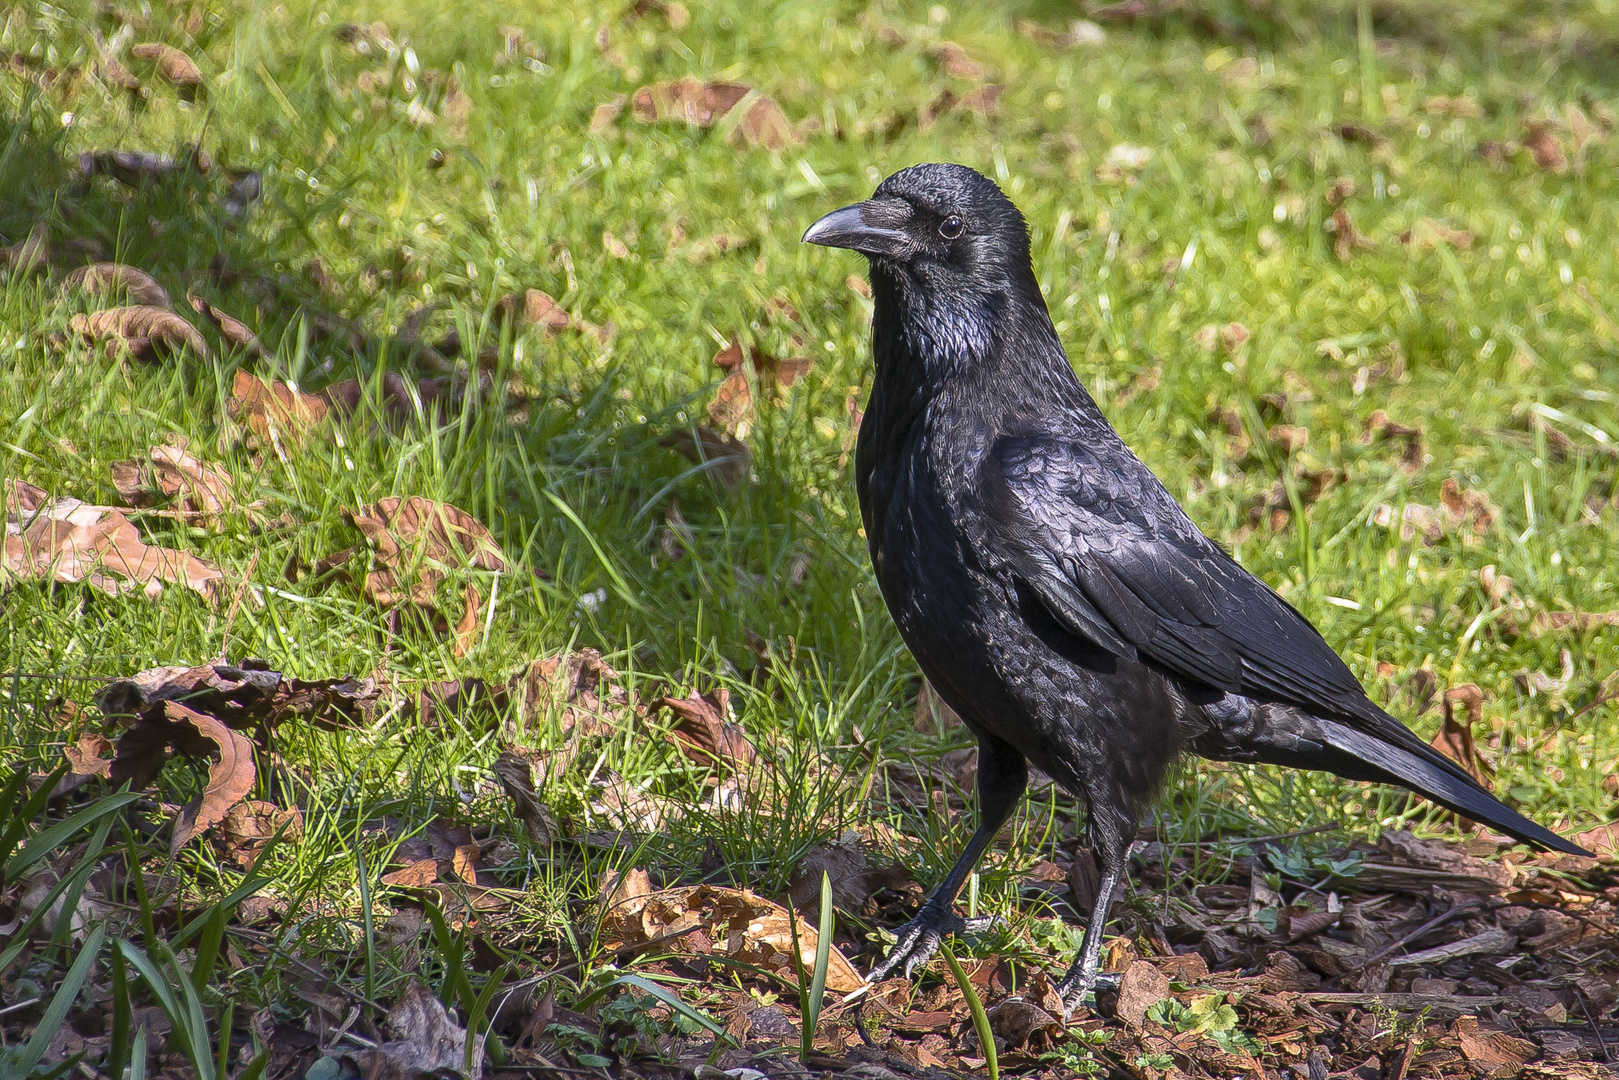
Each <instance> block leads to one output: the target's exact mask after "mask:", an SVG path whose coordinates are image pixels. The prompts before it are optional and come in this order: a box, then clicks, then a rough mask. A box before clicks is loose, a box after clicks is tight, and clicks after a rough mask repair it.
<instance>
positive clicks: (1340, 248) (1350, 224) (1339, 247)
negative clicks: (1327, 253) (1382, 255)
mask: <svg viewBox="0 0 1619 1080" xmlns="http://www.w3.org/2000/svg"><path fill="white" fill-rule="evenodd" d="M1331 229H1332V253H1333V254H1334V255H1336V256H1337V257H1338V261H1339V262H1348V261H1349V259H1350V257H1351V256H1352V255H1354V253H1355V251H1356V250H1358V249H1363V248H1373V247H1376V246H1377V244H1376V242H1375V241H1373V240H1372V239H1371V238H1370V237H1367V236H1366V235H1364V234H1363V233H1361V232H1360V231H1359V230H1357V229H1356V228H1355V223H1354V221H1352V220H1351V219H1350V217H1349V210H1348V208H1347V207H1343V206H1340V207H1338V209H1336V210H1334V211H1333V212H1332V225H1331Z"/></svg>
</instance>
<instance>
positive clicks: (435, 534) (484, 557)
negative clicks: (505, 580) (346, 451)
mask: <svg viewBox="0 0 1619 1080" xmlns="http://www.w3.org/2000/svg"><path fill="white" fill-rule="evenodd" d="M344 516H345V517H347V518H348V519H349V521H350V522H351V523H352V524H353V525H354V527H355V528H356V529H359V530H360V533H361V535H362V536H364V537H365V538H366V540H367V541H368V542H369V543H370V544H371V546H372V548H373V550H374V552H375V558H376V562H377V564H378V569H375V570H373V571H371V572H370V573H368V574H366V577H365V592H366V594H367V595H368V596H370V597H371V599H372V600H373V601H375V602H376V604H377V605H378V606H379V607H384V608H388V607H394V606H396V605H398V604H399V603H401V602H402V601H405V600H409V601H411V602H412V603H415V604H417V605H419V606H421V607H423V608H431V607H432V604H433V594H434V590H435V589H436V587H437V585H438V583H439V582H440V581H442V580H444V577H445V572H446V570H447V569H450V568H454V567H477V568H478V569H482V570H492V571H495V572H502V571H505V570H506V569H508V564H507V562H506V558H505V556H504V555H503V554H502V552H501V550H500V545H499V544H498V543H496V542H495V539H494V537H493V536H492V535H490V532H489V530H488V529H487V528H486V527H485V526H484V525H483V523H482V522H480V521H478V520H477V519H476V518H474V517H473V516H472V515H471V514H468V513H467V512H466V511H464V510H461V509H458V508H456V507H454V506H451V505H449V504H448V503H440V502H434V501H433V500H431V499H425V498H423V497H422V496H420V495H412V496H410V497H409V498H405V499H401V498H399V497H397V496H393V497H390V498H387V499H379V500H378V501H377V502H375V503H373V504H371V505H370V506H365V507H361V508H360V509H359V510H357V511H353V512H350V511H344ZM412 569H414V570H415V576H414V578H413V579H412V580H411V582H410V584H409V585H408V586H407V585H406V584H405V583H404V578H405V576H406V575H407V574H408V573H409V571H410V570H412Z"/></svg>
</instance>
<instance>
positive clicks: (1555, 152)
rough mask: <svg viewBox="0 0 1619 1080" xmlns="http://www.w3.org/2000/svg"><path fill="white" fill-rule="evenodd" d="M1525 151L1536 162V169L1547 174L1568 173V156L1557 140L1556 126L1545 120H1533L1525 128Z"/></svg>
mask: <svg viewBox="0 0 1619 1080" xmlns="http://www.w3.org/2000/svg"><path fill="white" fill-rule="evenodd" d="M1523 145H1524V149H1526V150H1528V151H1529V156H1530V157H1532V158H1533V159H1534V161H1535V168H1537V169H1542V170H1544V171H1546V172H1554V173H1565V172H1568V156H1567V155H1566V154H1564V153H1563V144H1562V142H1561V141H1560V140H1559V139H1558V138H1557V135H1556V132H1555V130H1554V126H1553V125H1552V124H1550V123H1548V122H1546V121H1544V120H1531V121H1528V122H1527V123H1525V124H1524V127H1523Z"/></svg>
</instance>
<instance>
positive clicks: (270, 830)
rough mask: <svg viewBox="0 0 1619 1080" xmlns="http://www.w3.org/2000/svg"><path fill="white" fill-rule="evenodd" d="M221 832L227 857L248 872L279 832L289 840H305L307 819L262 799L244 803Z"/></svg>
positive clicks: (232, 811)
mask: <svg viewBox="0 0 1619 1080" xmlns="http://www.w3.org/2000/svg"><path fill="white" fill-rule="evenodd" d="M219 832H220V839H221V840H222V841H223V846H224V849H225V855H226V857H227V858H229V859H230V860H231V862H233V863H235V864H236V865H237V866H240V867H242V868H243V869H247V868H248V867H250V866H252V865H253V863H254V861H255V860H256V859H257V858H258V857H259V854H260V853H261V852H262V851H263V850H264V846H265V845H266V844H268V843H269V842H270V840H271V838H272V837H274V836H275V834H276V833H277V832H280V833H281V835H282V837H283V839H287V840H296V839H298V838H299V837H301V836H303V832H304V815H303V811H302V810H299V809H298V807H296V806H290V807H287V808H286V809H282V808H281V807H279V806H277V805H276V804H275V803H273V802H266V801H265V800H263V799H243V800H242V801H241V802H239V803H237V804H236V805H235V806H232V807H231V808H230V812H229V813H227V814H226V815H225V820H224V822H223V823H221V825H220V829H219Z"/></svg>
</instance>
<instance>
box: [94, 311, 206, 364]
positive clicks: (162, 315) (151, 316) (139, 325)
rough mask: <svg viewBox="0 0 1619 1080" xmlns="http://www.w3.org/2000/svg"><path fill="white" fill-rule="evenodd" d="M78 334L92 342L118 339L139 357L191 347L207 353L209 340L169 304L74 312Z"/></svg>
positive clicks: (195, 351)
mask: <svg viewBox="0 0 1619 1080" xmlns="http://www.w3.org/2000/svg"><path fill="white" fill-rule="evenodd" d="M68 325H69V326H70V327H71V329H72V330H73V332H74V333H75V334H77V335H78V336H79V337H81V338H84V339H85V340H87V341H92V342H115V343H118V344H120V345H121V346H122V347H123V348H125V349H127V350H128V351H129V353H130V354H131V355H133V356H135V357H137V358H139V359H143V360H144V359H150V358H153V357H157V356H171V355H173V354H175V353H177V352H179V351H180V350H181V349H183V348H189V349H190V350H191V351H192V352H193V353H195V354H196V355H198V356H207V355H208V343H207V342H206V341H204V340H203V339H202V335H201V334H199V333H197V328H196V327H194V326H192V325H191V324H190V323H188V322H186V321H185V320H184V319H182V318H181V317H180V316H178V315H176V314H175V313H174V312H172V311H170V310H169V309H167V308H160V307H151V306H148V305H145V304H134V305H131V306H129V307H118V308H107V309H106V310H104V311H96V312H92V313H89V314H80V315H75V316H73V319H72V321H71V322H70V323H69V324H68Z"/></svg>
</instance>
